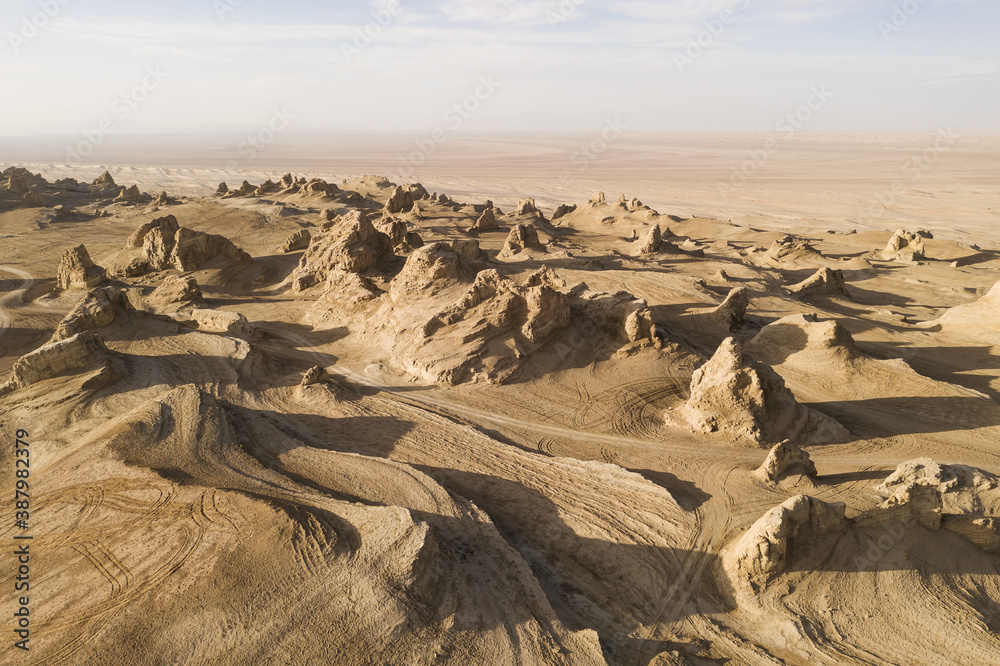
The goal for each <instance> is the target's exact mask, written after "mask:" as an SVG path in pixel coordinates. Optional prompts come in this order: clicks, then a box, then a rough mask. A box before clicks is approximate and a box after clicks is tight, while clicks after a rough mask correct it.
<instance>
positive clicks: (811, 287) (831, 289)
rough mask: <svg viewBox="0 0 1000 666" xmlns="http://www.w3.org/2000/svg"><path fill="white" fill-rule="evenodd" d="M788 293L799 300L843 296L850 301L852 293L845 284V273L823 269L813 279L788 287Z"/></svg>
mask: <svg viewBox="0 0 1000 666" xmlns="http://www.w3.org/2000/svg"><path fill="white" fill-rule="evenodd" d="M788 293H789V294H791V295H792V296H795V297H796V298H798V299H800V300H801V299H805V298H810V297H812V296H828V295H829V296H843V297H844V298H847V299H850V298H851V293H850V292H849V291H847V286H846V285H845V284H844V271H838V270H833V269H830V268H821V269H819V270H818V271H816V273H815V274H813V275H812V276H811V277H809V278H807V279H806V280H803V281H802V282H799V283H798V284H794V285H792V286H790V287H788Z"/></svg>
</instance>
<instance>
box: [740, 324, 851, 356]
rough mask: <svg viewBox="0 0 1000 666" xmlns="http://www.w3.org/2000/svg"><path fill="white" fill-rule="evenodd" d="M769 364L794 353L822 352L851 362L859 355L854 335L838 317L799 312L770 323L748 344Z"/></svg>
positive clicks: (752, 351) (747, 346)
mask: <svg viewBox="0 0 1000 666" xmlns="http://www.w3.org/2000/svg"><path fill="white" fill-rule="evenodd" d="M746 349H747V351H749V352H751V353H752V354H753V356H754V357H755V358H757V359H758V360H762V361H764V362H766V363H772V364H779V363H781V362H783V361H784V360H785V359H786V358H788V357H789V356H790V355H792V354H798V353H800V352H810V351H822V352H824V356H825V357H826V358H827V359H829V358H830V357H837V358H838V359H839V360H840V361H850V360H852V359H854V358H856V357H858V356H859V354H860V352H858V350H857V347H856V345H855V343H854V338H852V337H851V334H850V333H849V332H848V331H847V329H846V328H844V327H843V326H842V325H841V324H840V323H839V322H837V321H836V320H833V319H830V320H827V321H821V320H820V319H819V317H818V316H817V315H815V314H797V315H790V316H788V317H783V318H781V319H779V320H778V321H776V322H773V323H771V324H768V325H767V326H765V327H764V328H762V329H761V330H760V333H758V334H757V336H756V337H755V338H754V339H753V340H751V341H750V342H749V343H748V344H747V345H746Z"/></svg>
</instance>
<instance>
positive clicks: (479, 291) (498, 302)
mask: <svg viewBox="0 0 1000 666" xmlns="http://www.w3.org/2000/svg"><path fill="white" fill-rule="evenodd" d="M570 316H571V314H570V307H569V303H568V299H567V297H566V295H565V294H562V293H560V292H558V291H556V289H554V288H553V287H552V286H551V285H549V284H547V283H545V281H544V280H542V283H541V284H534V285H531V286H529V285H518V284H517V283H515V282H514V281H513V280H511V279H510V278H507V277H504V276H501V275H500V274H499V273H497V272H496V271H495V270H486V271H482V272H481V273H479V274H478V275H477V276H476V279H475V281H474V282H473V284H472V286H471V287H469V289H468V291H467V292H466V293H465V294H464V295H463V296H462V297H461V299H460V300H459V301H458V302H456V303H454V304H453V305H451V306H449V307H447V308H445V309H443V310H441V311H439V312H437V313H436V314H434V315H433V316H432V317H431V318H430V319H429V320H428V321H427V322H426V323H425V324H424V326H423V330H422V331H421V336H422V339H421V340H420V341H419V343H418V345H417V347H416V348H415V349H413V350H412V351H411V352H410V354H408V355H407V358H405V359H404V363H405V364H406V365H407V366H408V367H407V370H408V371H410V372H412V373H415V374H417V375H419V376H421V377H423V378H425V379H428V380H431V381H434V382H437V383H445V384H459V383H464V382H469V381H471V382H478V381H486V382H502V381H504V380H505V379H507V378H508V377H509V376H510V375H511V374H512V373H513V372H514V370H516V369H517V366H518V364H519V361H520V360H521V359H523V358H524V357H526V356H528V355H529V354H531V353H532V351H534V350H535V349H537V348H538V347H539V346H540V345H541V344H542V343H544V342H545V341H546V339H548V338H549V337H550V336H551V335H552V334H553V333H554V332H555V331H558V330H560V329H562V328H565V327H566V326H568V325H569V323H570Z"/></svg>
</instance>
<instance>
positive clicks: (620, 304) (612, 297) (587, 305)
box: [569, 284, 663, 348]
mask: <svg viewBox="0 0 1000 666" xmlns="http://www.w3.org/2000/svg"><path fill="white" fill-rule="evenodd" d="M569 303H570V308H571V309H572V311H573V316H574V318H578V319H581V320H587V321H590V322H593V323H594V324H595V325H596V328H597V331H599V332H600V335H601V336H602V337H603V338H604V339H606V340H610V341H612V342H619V343H620V342H621V341H622V340H624V341H625V342H626V344H629V345H639V346H642V347H655V348H660V347H661V346H662V342H663V334H662V332H661V331H660V330H659V328H658V327H657V325H656V323H655V322H654V321H653V314H652V312H651V311H650V309H649V306H648V304H647V303H646V301H644V300H642V299H637V298H636V297H635V296H633V295H632V294H630V293H628V292H624V291H620V292H618V293H616V294H608V293H604V292H599V291H591V290H589V289H587V287H586V285H583V284H580V285H577V286H575V287H574V288H573V289H571V290H570V292H569ZM591 344H592V345H594V346H595V347H596V346H597V345H598V344H599V340H598V339H596V338H595V339H594V340H592V342H591Z"/></svg>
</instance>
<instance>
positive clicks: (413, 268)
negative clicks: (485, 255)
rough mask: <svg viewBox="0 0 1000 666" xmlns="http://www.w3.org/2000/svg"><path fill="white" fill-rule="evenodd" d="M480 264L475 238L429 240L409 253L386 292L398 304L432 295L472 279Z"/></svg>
mask: <svg viewBox="0 0 1000 666" xmlns="http://www.w3.org/2000/svg"><path fill="white" fill-rule="evenodd" d="M484 267H485V266H484V264H483V263H482V261H481V254H480V250H479V243H478V242H477V241H465V242H463V241H454V242H451V243H447V242H439V243H432V244H430V245H425V246H424V247H422V248H420V249H418V250H416V251H415V252H414V253H413V254H411V255H410V258H409V259H407V260H406V265H405V266H403V270H402V271H400V272H399V274H398V275H397V276H396V277H395V278H394V279H393V281H392V286H391V287H390V291H389V294H390V296H391V298H392V300H393V302H395V303H399V304H405V303H407V302H408V301H410V300H412V299H415V298H420V297H422V296H423V297H430V296H434V295H436V294H438V293H440V292H441V291H443V290H444V289H447V288H449V287H453V286H456V285H459V284H462V283H469V282H472V281H473V280H474V279H475V277H476V274H477V273H478V272H479V271H480V270H482V269H483V268H484Z"/></svg>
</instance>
